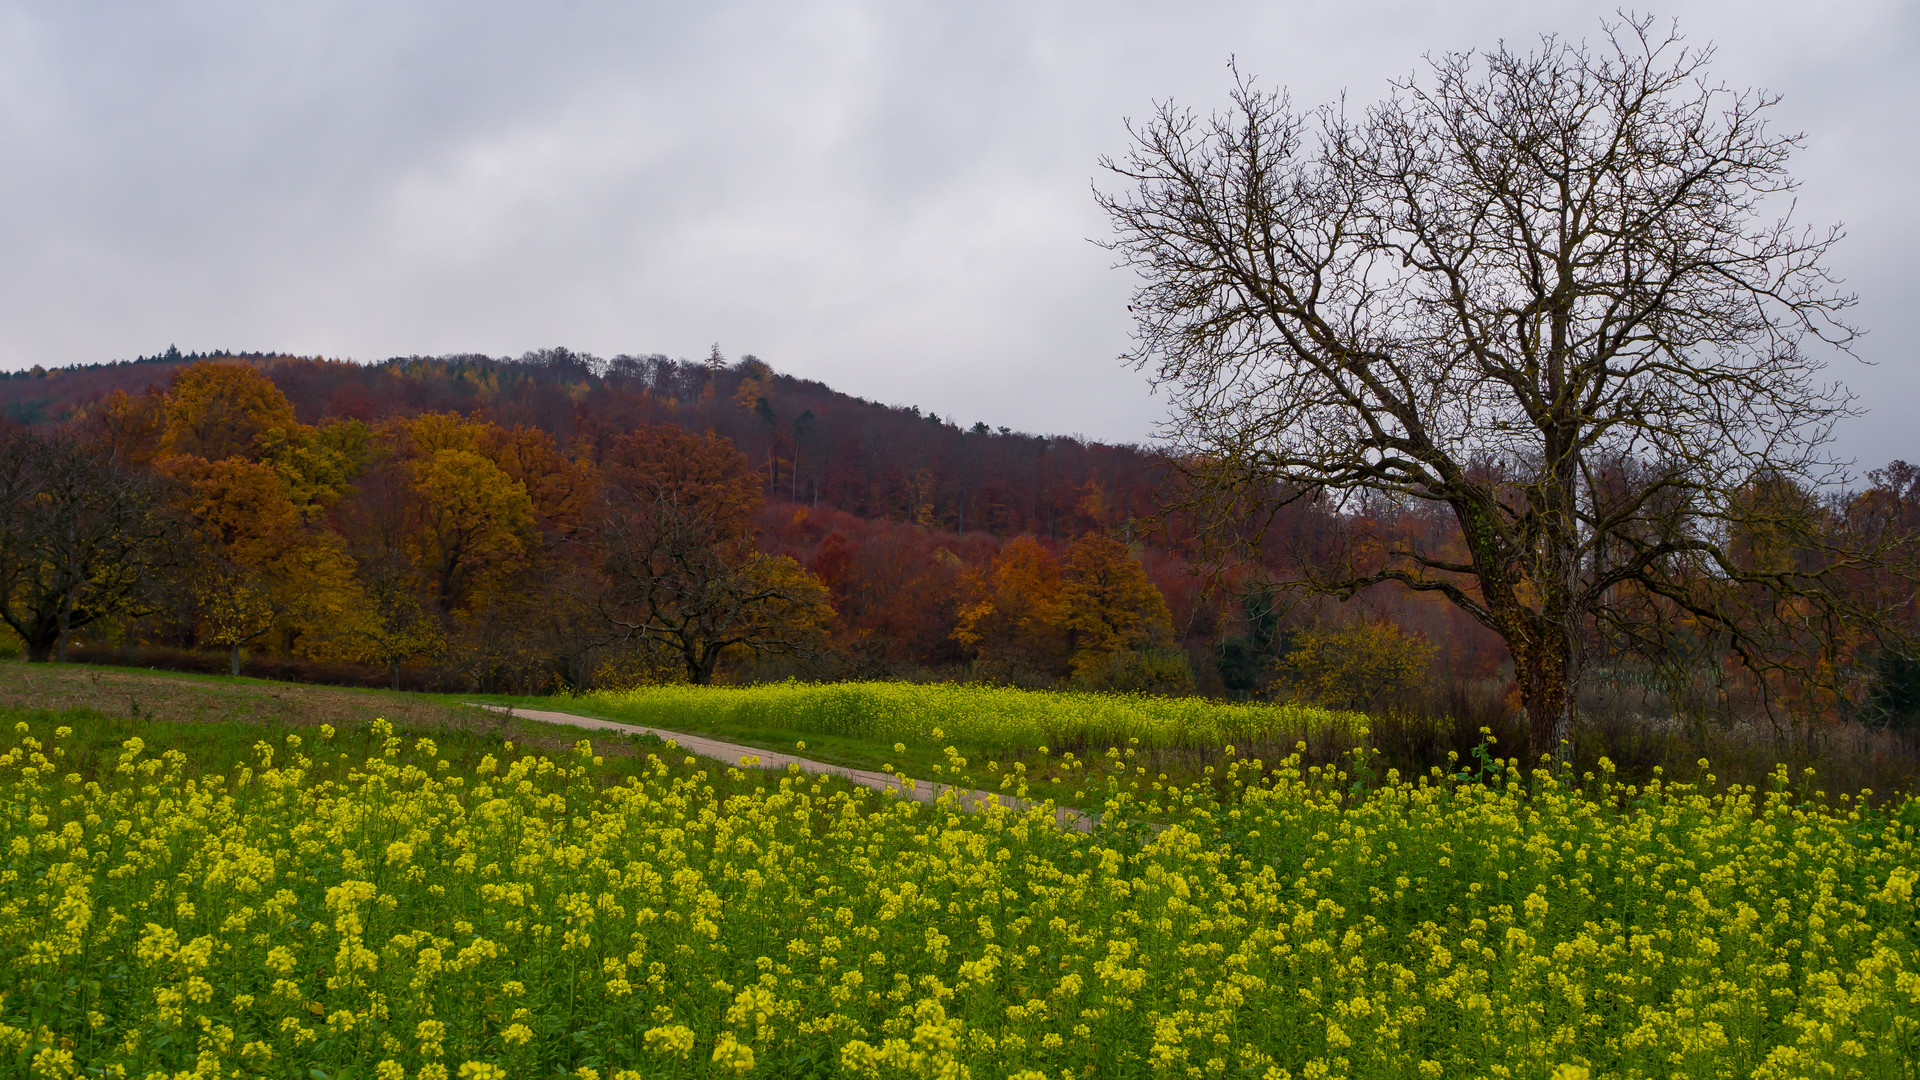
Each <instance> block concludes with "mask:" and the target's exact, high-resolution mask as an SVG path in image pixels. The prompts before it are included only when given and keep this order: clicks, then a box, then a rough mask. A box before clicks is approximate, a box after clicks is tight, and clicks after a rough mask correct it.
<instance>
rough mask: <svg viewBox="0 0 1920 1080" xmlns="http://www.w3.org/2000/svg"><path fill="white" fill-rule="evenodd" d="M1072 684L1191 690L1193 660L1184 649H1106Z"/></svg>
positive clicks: (1118, 689)
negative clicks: (1119, 650) (1102, 655)
mask: <svg viewBox="0 0 1920 1080" xmlns="http://www.w3.org/2000/svg"><path fill="white" fill-rule="evenodd" d="M1072 685H1073V688H1074V689H1076V690H1092V691H1095V692H1100V693H1121V694H1184V693H1188V692H1190V691H1192V690H1193V662H1192V661H1191V660H1189V659H1188V658H1187V653H1186V650H1184V649H1153V648H1147V649H1141V650H1139V651H1137V652H1134V651H1124V652H1114V653H1108V654H1107V655H1106V656H1105V657H1102V658H1101V659H1100V660H1099V661H1098V662H1096V663H1092V664H1089V665H1086V666H1085V667H1084V668H1083V669H1082V670H1081V671H1080V673H1079V674H1077V675H1075V676H1074V677H1073V684H1072Z"/></svg>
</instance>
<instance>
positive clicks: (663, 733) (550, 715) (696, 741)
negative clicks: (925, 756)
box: [478, 705, 1093, 832]
mask: <svg viewBox="0 0 1920 1080" xmlns="http://www.w3.org/2000/svg"><path fill="white" fill-rule="evenodd" d="M478 707H479V708H482V709H489V710H492V711H494V712H504V713H506V714H507V715H509V716H516V717H519V718H521V719H523V720H538V721H541V722H543V723H548V724H566V725H568V726H571V727H578V728H592V729H595V730H599V731H620V732H625V733H627V734H629V735H655V736H658V737H660V738H662V739H667V740H671V741H672V742H673V744H674V745H675V746H678V747H679V748H680V749H682V750H685V751H687V752H688V753H691V754H698V755H699V756H701V757H707V758H713V759H714V760H716V761H724V762H728V763H729V764H738V765H740V766H741V767H743V768H760V769H775V770H784V769H786V767H787V766H789V765H798V766H800V769H801V771H803V772H810V773H820V774H822V775H825V776H838V777H840V778H842V779H844V780H849V781H851V782H853V783H856V784H859V785H860V786H862V787H869V788H872V789H873V790H875V791H880V792H885V793H887V794H890V795H904V796H906V797H907V798H910V799H917V800H919V801H920V802H924V803H931V802H936V801H938V800H939V799H940V797H941V796H943V795H947V794H948V793H952V795H953V797H954V799H955V800H956V801H958V802H959V804H960V805H961V806H962V807H964V808H966V809H969V810H984V809H986V808H987V807H988V806H1003V807H1006V808H1008V809H1011V810H1026V809H1030V808H1031V807H1034V806H1037V805H1040V804H1038V803H1034V802H1031V801H1029V800H1026V799H1016V798H1014V797H1013V796H1011V795H1001V794H998V793H996V792H992V791H981V790H980V789H978V788H962V787H954V786H953V785H951V784H936V783H932V782H929V781H922V780H913V779H910V778H907V777H902V776H897V775H895V774H892V773H883V772H873V771H871V770H867V769H850V768H848V767H846V766H845V765H829V764H827V763H826V762H824V761H814V760H812V759H810V758H803V757H795V756H794V755H792V754H782V753H777V752H775V751H772V750H762V749H760V748H758V747H754V746H742V745H740V744H739V743H730V742H721V741H720V740H718V739H709V738H707V737H706V736H704V735H688V734H684V733H682V732H678V731H667V730H666V729H664V728H651V727H642V726H641V725H639V724H621V723H616V722H614V721H612V720H597V719H595V718H593V717H591V716H578V715H576V714H574V713H564V712H553V711H551V710H548V709H523V708H513V707H509V706H506V705H480V706H478ZM1053 818H1054V823H1055V824H1057V825H1059V826H1060V827H1061V828H1069V829H1076V830H1078V831H1080V832H1088V831H1091V830H1092V828H1093V819H1092V818H1091V817H1089V816H1088V815H1086V814H1083V813H1081V812H1080V811H1078V810H1075V809H1073V808H1072V807H1067V806H1062V807H1057V808H1055V809H1054V811H1053Z"/></svg>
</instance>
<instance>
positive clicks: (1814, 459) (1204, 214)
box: [1099, 19, 1861, 751]
mask: <svg viewBox="0 0 1920 1080" xmlns="http://www.w3.org/2000/svg"><path fill="white" fill-rule="evenodd" d="M1711 59H1712V50H1711V49H1710V48H1708V49H1692V48H1689V47H1687V46H1685V45H1684V43H1683V42H1682V41H1681V40H1680V39H1679V38H1678V36H1677V35H1673V34H1668V35H1661V34H1659V33H1656V32H1654V31H1653V23H1652V21H1651V20H1646V19H1643V20H1638V21H1633V22H1626V23H1620V24H1614V25H1609V26H1607V27H1606V28H1605V35H1604V39H1603V40H1602V41H1600V42H1599V43H1598V44H1597V45H1589V44H1588V43H1586V42H1581V43H1578V44H1574V43H1570V42H1566V41H1562V40H1559V39H1556V38H1553V37H1548V38H1545V39H1543V40H1542V42H1541V44H1540V47H1539V48H1538V49H1537V50H1535V51H1532V52H1525V53H1521V52H1515V51H1511V50H1509V49H1508V48H1507V47H1506V46H1504V45H1502V46H1501V47H1499V48H1497V49H1495V50H1493V51H1491V52H1487V53H1482V54H1471V53H1469V54H1448V55H1444V56H1439V57H1436V58H1430V59H1429V64H1428V66H1429V71H1428V72H1427V74H1426V76H1425V77H1418V76H1416V77H1410V78H1409V79H1407V80H1405V81H1402V82H1397V83H1395V84H1393V89H1394V92H1393V94H1392V95H1391V96H1390V97H1389V98H1388V99H1387V100H1385V101H1382V102H1380V103H1378V104H1376V105H1374V106H1372V107H1371V108H1369V109H1367V110H1366V112H1365V115H1364V117H1361V118H1351V117H1349V116H1348V115H1347V114H1346V113H1345V111H1344V109H1343V108H1341V107H1338V106H1328V107H1325V108H1322V109H1320V110H1318V111H1317V112H1315V113H1313V114H1311V115H1306V114H1302V113H1299V112H1296V111H1295V110H1294V109H1293V108H1292V107H1291V105H1290V103H1289V101H1288V99H1287V97H1286V96H1285V95H1284V94H1283V93H1275V92H1269V91H1265V90H1262V89H1260V88H1258V87H1257V86H1255V85H1254V83H1253V82H1252V81H1251V80H1249V79H1246V78H1244V77H1239V76H1238V75H1237V73H1236V79H1237V88H1236V91H1235V93H1234V95H1233V98H1232V101H1233V107H1232V109H1231V110H1229V111H1228V112H1226V113H1224V114H1220V115H1214V116H1211V117H1207V118H1202V117H1199V116H1197V115H1195V114H1194V113H1192V112H1191V111H1188V110H1184V109H1179V108H1175V107H1173V106H1171V105H1163V106H1161V107H1160V108H1159V110H1158V111H1157V113H1156V114H1155V116H1154V117H1153V118H1152V119H1151V120H1150V121H1148V122H1146V123H1145V124H1141V125H1137V126H1132V127H1131V130H1132V133H1133V135H1134V139H1135V144H1134V146H1133V148H1132V149H1131V151H1130V152H1129V153H1128V154H1127V155H1126V156H1125V157H1124V159H1122V160H1118V161H1114V160H1103V162H1102V164H1103V166H1104V167H1105V168H1107V169H1108V170H1110V171H1111V173H1112V174H1114V175H1115V176H1116V177H1117V178H1119V179H1120V180H1121V181H1123V183H1122V184H1120V185H1118V187H1117V188H1116V190H1114V191H1113V192H1111V193H1102V194H1100V195H1099V198H1100V202H1101V204H1102V206H1103V207H1104V208H1105V209H1106V210H1107V211H1108V213H1109V215H1110V217H1111V219H1112V221H1113V223H1114V226H1115V229H1116V232H1117V237H1116V239H1115V240H1113V241H1112V242H1111V245H1110V246H1111V248H1112V249H1113V250H1115V251H1117V252H1118V253H1119V254H1120V256H1121V258H1122V261H1123V264H1124V265H1128V266H1131V267H1133V268H1135V269H1136V270H1137V271H1138V272H1139V273H1140V274H1141V276H1142V278H1143V281H1142V284H1141V285H1140V286H1139V288H1138V290H1137V292H1136V294H1135V297H1134V301H1133V305H1132V310H1133V312H1134V313H1135V317H1136V319H1137V332H1136V346H1135V349H1134V351H1133V352H1132V353H1131V354H1130V359H1132V360H1133V361H1134V362H1135V363H1136V364H1138V365H1140V366H1143V367H1150V368H1151V369H1152V370H1153V372H1154V375H1155V381H1156V384H1157V385H1159V386H1161V387H1164V388H1167V389H1168V390H1170V392H1171V395H1172V399H1173V402H1174V404H1175V414H1176V419H1175V420H1174V421H1173V422H1172V423H1171V424H1170V426H1169V435H1170V436H1171V441H1172V443H1173V445H1174V447H1175V448H1176V450H1177V451H1179V452H1180V454H1181V457H1182V458H1183V460H1184V462H1185V464H1186V468H1187V470H1188V475H1189V479H1190V480H1191V481H1192V482H1193V483H1192V488H1191V490H1192V491H1193V492H1195V493H1196V494H1197V495H1198V496H1200V497H1202V498H1203V499H1204V500H1205V501H1206V502H1207V503H1208V504H1209V505H1210V506H1212V507H1213V508H1215V509H1216V510H1222V509H1224V510H1225V511H1226V517H1228V518H1239V519H1241V520H1245V519H1246V518H1249V517H1259V515H1261V514H1265V515H1267V516H1266V517H1260V518H1259V520H1260V521H1269V520H1271V514H1272V512H1273V511H1274V509H1275V507H1276V506H1277V505H1279V504H1281V503H1283V502H1284V501H1286V500H1288V499H1295V498H1311V499H1318V500H1323V501H1327V502H1330V503H1331V504H1332V505H1334V506H1335V507H1336V508H1338V507H1342V506H1347V505H1351V503H1350V502H1349V500H1353V499H1361V500H1374V501H1386V502H1393V501H1396V500H1399V501H1414V500H1424V501H1427V502H1429V503H1433V504H1439V505H1443V506H1444V507H1446V508H1448V509H1449V510H1450V512H1451V515H1452V517H1453V518H1454V519H1455V520H1456V521H1457V523H1458V526H1459V532H1460V540H1459V550H1457V551H1454V552H1449V551H1446V550H1441V549H1437V548H1434V547H1431V546H1428V545H1424V544H1421V543H1419V542H1417V541H1409V540H1405V539H1396V538H1395V537H1394V536H1392V535H1389V534H1385V533H1381V534H1376V535H1373V536H1370V537H1367V538H1365V540H1364V541H1363V542H1360V543H1356V544H1354V545H1353V546H1352V549H1351V551H1350V554H1351V555H1352V556H1353V557H1352V558H1349V559H1343V560H1340V561H1339V562H1338V563H1337V564H1335V565H1320V566H1305V567H1301V568H1300V570H1301V572H1300V573H1299V574H1298V575H1297V576H1296V577H1294V578H1290V579H1289V580H1288V581H1287V582H1286V583H1287V584H1290V585H1296V586H1301V587H1305V588H1309V589H1317V590H1323V591H1326V592H1330V593H1333V594H1334V595H1338V596H1351V595H1353V594H1354V593H1355V592H1357V591H1359V590H1361V589H1364V588H1367V587H1369V586H1372V585H1376V584H1380V583H1388V582H1392V583H1398V584H1399V585H1401V586H1404V587H1407V588H1411V589H1415V590H1422V591H1433V592H1438V593H1440V594H1442V595H1444V596H1445V597H1447V598H1448V599H1449V600H1451V601H1452V602H1453V603H1454V604H1457V605H1458V606H1460V607H1461V608H1462V609H1464V610H1465V611H1467V612H1468V613H1470V614H1471V615H1472V616H1473V617H1474V618H1475V619H1477V620H1478V621H1480V622H1481V623H1483V624H1485V625H1486V626H1488V627H1490V628H1491V629H1493V630H1494V631H1495V632H1497V633H1498V634H1499V635H1500V636H1501V637H1502V638H1503V639H1505V641H1506V643H1507V647H1508V649H1509V650H1510V652H1511V653H1512V656H1513V660H1514V664H1515V669H1516V678H1517V680H1518V682H1519V684H1520V689H1521V693H1522V696H1523V699H1524V702H1525V705H1526V709H1527V713H1528V718H1529V728H1530V734H1531V739H1532V743H1533V746H1534V749H1535V750H1536V751H1546V750H1551V749H1552V748H1554V747H1556V746H1557V745H1558V744H1559V742H1560V741H1561V739H1562V738H1563V737H1564V736H1565V735H1566V732H1567V724H1568V720H1569V709H1570V707H1571V696H1570V694H1569V689H1570V687H1571V686H1572V685H1573V683H1574V681H1575V680H1576V678H1577V676H1578V673H1579V667H1580V655H1579V654H1580V643H1581V641H1582V640H1583V635H1587V634H1590V633H1591V632H1592V631H1593V629H1594V627H1595V626H1596V625H1601V624H1605V625H1609V626H1612V627H1614V628H1616V629H1620V628H1625V629H1629V630H1631V629H1634V628H1636V627H1639V628H1644V623H1645V620H1647V619H1653V620H1654V621H1658V620H1659V619H1661V618H1665V617H1667V616H1670V615H1671V614H1673V613H1675V612H1680V613H1684V614H1685V615H1686V617H1687V618H1689V619H1691V620H1693V621H1695V622H1696V623H1698V624H1700V625H1702V626H1705V627H1706V628H1707V629H1709V630H1711V631H1713V632H1717V633H1722V634H1724V635H1726V637H1727V640H1729V641H1731V642H1734V643H1736V645H1737V644H1738V643H1740V642H1751V641H1754V640H1755V639H1754V638H1752V637H1751V636H1750V634H1749V631H1752V630H1753V629H1754V628H1755V620H1763V619H1764V618H1765V617H1766V613H1767V612H1768V611H1769V610H1776V609H1777V608H1778V605H1779V603H1781V602H1783V601H1782V600H1781V598H1783V597H1789V596H1793V597H1800V598H1805V597H1808V596H1820V597H1828V598H1832V597H1835V596H1837V595H1838V592H1837V591H1836V586H1837V582H1838V580H1839V578H1840V577H1841V576H1842V575H1843V574H1844V572H1845V571H1846V569H1847V567H1848V566H1849V565H1850V564H1852V563H1854V562H1856V561H1857V560H1858V559H1859V558H1860V557H1861V552H1860V551H1859V549H1858V548H1857V547H1855V546H1852V545H1849V544H1847V543H1843V542H1839V541H1835V542H1832V543H1826V542H1823V541H1822V542H1814V547H1815V548H1817V549H1818V550H1817V551H1816V552H1815V555H1816V557H1813V558H1810V559H1809V558H1801V559H1797V560H1790V561H1789V563H1788V564H1785V565H1781V564H1775V563H1768V562H1765V561H1755V560H1751V559H1745V558H1742V556H1741V554H1740V552H1739V551H1737V550H1736V546H1737V545H1736V540H1737V537H1738V536H1739V535H1743V534H1751V533H1753V532H1754V530H1755V529H1756V527H1760V526H1762V525H1763V524H1764V521H1765V519H1767V516H1768V514H1769V513H1770V502H1769V500H1765V499H1754V498H1750V497H1748V496H1749V495H1750V494H1751V493H1752V492H1754V491H1755V490H1757V489H1758V488H1760V487H1764V486H1766V485H1769V484H1778V483H1781V482H1786V483H1790V484H1793V485H1797V486H1799V487H1801V488H1804V489H1807V490H1818V489H1819V488H1820V487H1821V486H1822V485H1825V484H1830V483H1831V482H1833V481H1834V480H1835V479H1837V478H1838V477H1839V476H1840V472H1839V470H1840V468H1841V466H1840V464H1839V463H1837V462H1835V461H1834V460H1833V459H1832V458H1831V457H1830V456H1829V455H1828V454H1827V453H1825V450H1824V446H1825V444H1826V443H1827V440H1828V437H1829V433H1830V430H1831V428H1832V425H1833V424H1834V422H1835V421H1836V420H1837V419H1839V418H1841V417H1843V416H1846V415H1848V414H1849V411H1850V408H1851V406H1850V401H1851V399H1850V397H1849V395H1847V393H1846V392H1845V391H1844V389H1843V388H1841V387H1839V386H1838V385H1833V384H1827V383H1824V382H1822V381H1821V378H1820V372H1821V369H1822V367H1823V364H1822V361H1821V358H1820V357H1819V356H1818V355H1816V354H1817V352H1819V351H1820V350H1821V349H1823V348H1829V347H1830V348H1834V349H1838V350H1841V351H1844V350H1845V349H1846V348H1847V346H1848V344H1849V343H1850V341H1851V339H1852V337H1853V334H1854V331H1853V330H1852V329H1851V328H1849V327H1848V326H1847V325H1846V324H1845V323H1844V322H1843V321H1842V315H1843V314H1844V311H1845V309H1846V308H1848V307H1849V306H1850V305H1851V304H1852V303H1853V299H1852V297H1851V296H1849V295H1847V294H1845V293H1842V292H1840V291H1838V289H1837V284H1836V282H1835V281H1834V279H1833V278H1832V277H1831V276H1830V275H1829V274H1828V272H1827V270H1826V268H1825V266H1824V265H1823V259H1824V257H1825V255H1826V254H1827V251H1828V249H1829V247H1830V246H1831V245H1832V244H1833V243H1834V241H1835V240H1836V239H1838V237H1839V235H1840V234H1839V232H1838V230H1837V229H1830V230H1825V231H1809V230H1806V229H1804V228H1802V227H1800V226H1798V225H1796V224H1794V223H1793V222H1792V221H1791V220H1790V218H1789V217H1781V218H1779V219H1777V220H1772V219H1771V218H1770V217H1769V215H1770V214H1771V213H1773V212H1776V211H1779V210H1782V209H1785V208H1789V207H1790V204H1784V200H1785V198H1786V196H1787V195H1788V193H1790V192H1791V191H1792V190H1793V189H1794V187H1795V182H1794V181H1793V179H1792V178H1791V177H1790V176H1789V175H1788V172H1787V161H1788V157H1789V154H1790V153H1791V151H1792V150H1793V149H1795V148H1796V147H1797V146H1798V145H1799V142H1800V138H1799V136H1795V135H1780V134H1775V133H1773V132H1771V131H1770V130H1769V129H1768V126H1767V122H1766V120H1767V114H1768V110H1769V109H1770V108H1771V107H1772V106H1773V105H1774V104H1775V102H1776V101H1777V98H1776V97H1774V96H1773V95H1770V94H1767V93H1763V92H1757V91H1752V90H1745V91H1736V90H1730V89H1728V88H1727V87H1725V86H1723V85H1720V84H1717V83H1714V82H1711V81H1709V79H1708V75H1707V68H1708V65H1709V62H1710V60H1711ZM1783 204H1784V205H1783ZM1258 528H1259V525H1258V523H1257V522H1256V524H1255V527H1254V529H1253V530H1252V532H1257V531H1258ZM1232 535H1233V536H1234V537H1235V538H1237V539H1240V540H1245V539H1246V537H1247V536H1248V535H1250V532H1249V531H1246V530H1237V531H1233V532H1232ZM1803 550H1811V549H1805V548H1804V545H1803ZM1756 590H1757V593H1756ZM1755 595H1759V596H1761V597H1763V598H1772V599H1771V600H1769V601H1767V602H1754V600H1753V597H1754V596H1755ZM1736 651H1738V650H1736ZM1749 652H1751V654H1752V657H1753V658H1754V659H1756V660H1758V659H1759V652H1758V649H1757V646H1756V647H1755V648H1754V649H1751V650H1749Z"/></svg>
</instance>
